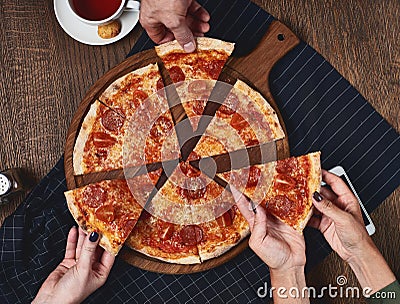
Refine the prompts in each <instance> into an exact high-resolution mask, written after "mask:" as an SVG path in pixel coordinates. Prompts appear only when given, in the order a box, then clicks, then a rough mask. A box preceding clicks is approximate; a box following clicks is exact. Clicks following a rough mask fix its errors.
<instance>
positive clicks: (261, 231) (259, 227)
mask: <svg viewBox="0 0 400 304" xmlns="http://www.w3.org/2000/svg"><path fill="white" fill-rule="evenodd" d="M266 234H267V212H266V210H265V208H264V207H263V206H261V205H258V206H257V208H256V214H255V215H254V224H253V230H252V232H251V236H252V237H253V239H254V240H257V241H259V242H262V240H263V239H264V238H265V235H266Z"/></svg>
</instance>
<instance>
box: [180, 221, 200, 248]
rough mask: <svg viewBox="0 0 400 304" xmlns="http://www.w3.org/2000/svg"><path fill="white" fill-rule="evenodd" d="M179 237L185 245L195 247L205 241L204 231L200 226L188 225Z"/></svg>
mask: <svg viewBox="0 0 400 304" xmlns="http://www.w3.org/2000/svg"><path fill="white" fill-rule="evenodd" d="M179 235H180V237H181V239H182V242H183V244H185V245H187V246H195V245H197V244H198V243H200V242H201V240H202V239H203V230H202V229H201V227H200V226H198V225H188V226H185V227H183V228H182V229H181V231H180V232H179Z"/></svg>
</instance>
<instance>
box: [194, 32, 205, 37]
mask: <svg viewBox="0 0 400 304" xmlns="http://www.w3.org/2000/svg"><path fill="white" fill-rule="evenodd" d="M193 36H195V37H204V33H193Z"/></svg>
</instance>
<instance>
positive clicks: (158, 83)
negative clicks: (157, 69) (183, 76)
mask: <svg viewBox="0 0 400 304" xmlns="http://www.w3.org/2000/svg"><path fill="white" fill-rule="evenodd" d="M156 88H157V91H160V90H162V89H164V82H163V80H162V79H161V78H159V79H158V80H157V84H156Z"/></svg>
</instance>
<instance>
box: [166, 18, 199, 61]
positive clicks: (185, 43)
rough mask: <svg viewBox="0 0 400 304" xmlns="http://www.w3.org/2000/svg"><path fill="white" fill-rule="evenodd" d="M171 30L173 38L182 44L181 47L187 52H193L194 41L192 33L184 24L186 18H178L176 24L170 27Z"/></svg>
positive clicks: (194, 47)
mask: <svg viewBox="0 0 400 304" xmlns="http://www.w3.org/2000/svg"><path fill="white" fill-rule="evenodd" d="M170 30H171V32H172V33H173V34H174V36H175V39H176V40H177V41H178V43H179V44H180V45H181V46H182V48H183V49H184V50H185V52H187V53H191V52H194V50H195V49H196V42H195V40H194V37H193V33H192V31H191V30H190V28H189V27H188V25H187V24H186V18H185V17H181V18H179V22H178V23H177V26H174V27H173V28H170Z"/></svg>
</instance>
